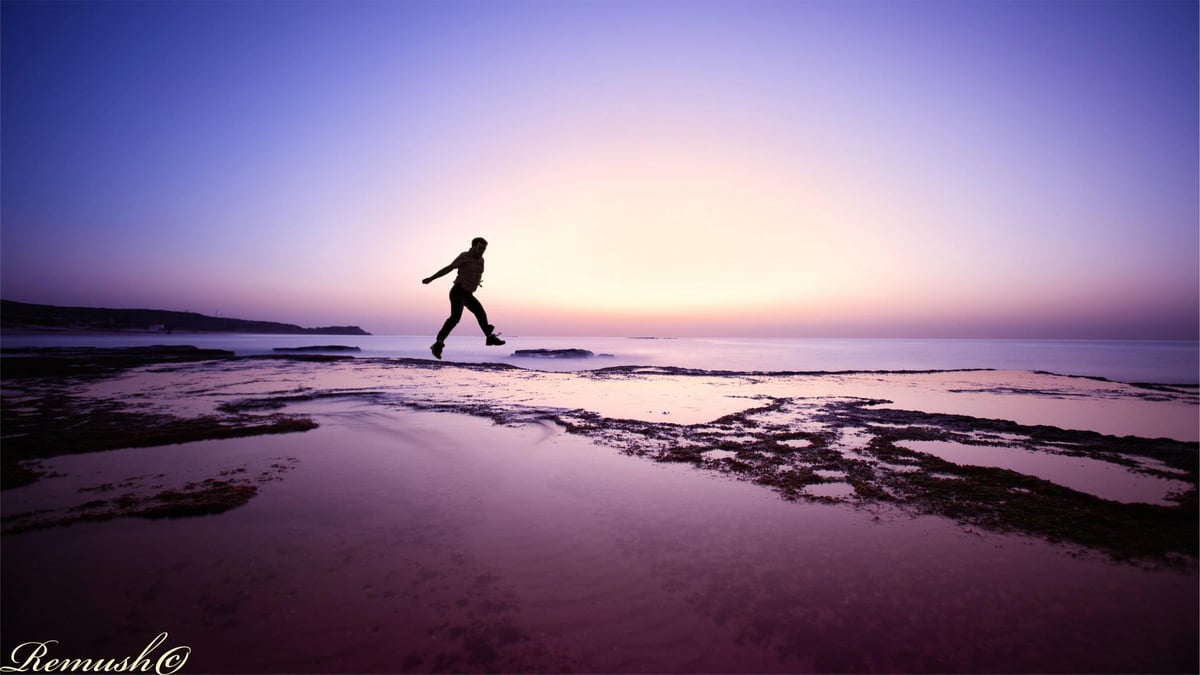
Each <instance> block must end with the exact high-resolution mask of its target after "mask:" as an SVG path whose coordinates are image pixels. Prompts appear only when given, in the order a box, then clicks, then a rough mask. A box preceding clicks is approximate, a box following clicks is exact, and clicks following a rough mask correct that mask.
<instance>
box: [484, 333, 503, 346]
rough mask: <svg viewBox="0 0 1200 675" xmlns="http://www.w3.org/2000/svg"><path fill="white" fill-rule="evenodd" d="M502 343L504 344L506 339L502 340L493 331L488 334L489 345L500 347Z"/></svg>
mask: <svg viewBox="0 0 1200 675" xmlns="http://www.w3.org/2000/svg"><path fill="white" fill-rule="evenodd" d="M502 344H504V340H501V339H500V338H498V337H496V334H495V333H492V334H491V335H489V336H487V345H488V346H489V347H498V346H500V345H502Z"/></svg>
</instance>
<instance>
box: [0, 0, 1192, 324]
mask: <svg viewBox="0 0 1200 675" xmlns="http://www.w3.org/2000/svg"><path fill="white" fill-rule="evenodd" d="M1197 7H1198V3H1196V2H1194V1H1187V2H1161V1H1159V2H1037V1H1029V2H967V1H959V2H934V1H929V2H903V1H897V2H859V1H849V2H819V1H814V2H799V1H787V2H768V1H757V0H742V1H737V2H701V1H682V0H680V1H655V0H642V1H639V2H623V1H620V0H601V1H596V2H589V1H571V2H567V1H540V2H509V1H503V0H497V1H486V2H459V1H450V2H388V1H376V2H355V1H353V0H348V1H339V2H286V1H284V2H237V1H233V2H137V3H121V2H38V3H25V2H14V1H11V0H6V1H5V2H3V3H0V25H2V31H3V35H2V41H0V50H2V54H0V67H2V75H3V79H2V82H0V96H2V98H0V103H2V117H0V132H2V138H0V153H2V157H0V181H2V182H0V190H2V195H0V197H2V199H0V236H2V241H0V256H2V259H0V262H2V265H0V295H2V296H3V297H4V298H5V299H9V300H19V301H24V302H36V303H48V304H63V305H82V306H106V307H147V308H158V309H173V310H190V311H196V312H202V313H205V314H220V315H222V316H232V317H239V318H247V319H263V320H272V321H284V322H288V323H298V324H302V325H306V326H315V325H332V324H356V325H359V326H362V327H363V328H364V329H366V330H368V331H370V332H372V333H376V334H388V333H394V334H426V333H428V334H432V333H433V332H435V331H436V329H437V327H438V326H439V325H440V324H441V322H442V320H443V319H444V318H445V314H446V311H447V307H448V303H447V300H446V294H447V292H448V290H449V287H450V281H451V279H452V277H450V278H443V279H440V280H438V281H437V282H435V283H434V284H432V285H430V286H424V285H422V284H421V283H420V280H421V279H422V278H423V277H425V276H428V275H430V274H432V273H433V272H435V271H437V270H438V269H439V268H441V267H442V266H444V265H446V264H447V263H449V262H450V261H451V260H452V259H453V258H454V257H455V256H456V255H457V254H458V253H459V252H460V251H463V250H465V249H466V248H467V247H468V246H469V244H470V240H471V238H472V237H474V236H477V235H482V236H484V237H486V238H487V239H488V240H489V241H490V242H491V246H490V249H489V250H488V253H487V271H486V273H485V275H484V286H483V288H482V289H480V291H479V293H478V297H479V298H480V299H481V300H482V301H483V303H484V304H485V305H486V307H487V308H488V311H489V312H490V314H491V317H492V319H493V322H494V323H495V324H497V325H498V326H499V327H500V328H501V329H502V330H503V331H504V332H505V333H506V334H508V335H655V334H657V335H713V336H756V335H763V336H829V337H856V336H863V337H889V336H894V337H1070V338H1187V339H1194V338H1196V337H1197V335H1198V331H1200V328H1198V326H1200V187H1198V186H1200V154H1198V153H1200V131H1198V128H1200V102H1198V91H1200V72H1198V71H1200V67H1198V60H1200V58H1198V55H1200V44H1198V34H1200V28H1198V26H1200V16H1198V10H1197ZM459 330H460V331H474V330H477V329H476V328H475V327H474V326H473V325H471V323H470V322H464V324H463V326H462V327H461V328H460V329H459Z"/></svg>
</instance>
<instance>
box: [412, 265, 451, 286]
mask: <svg viewBox="0 0 1200 675" xmlns="http://www.w3.org/2000/svg"><path fill="white" fill-rule="evenodd" d="M456 267H458V260H455V261H454V262H452V263H450V264H449V265H446V266H445V267H443V268H442V269H440V270H438V271H437V272H434V273H433V276H431V277H425V278H424V279H422V280H421V283H423V284H427V283H429V282H431V281H433V280H434V279H437V278H438V277H444V276H446V275H447V274H450V273H451V272H452V271H454V268H456Z"/></svg>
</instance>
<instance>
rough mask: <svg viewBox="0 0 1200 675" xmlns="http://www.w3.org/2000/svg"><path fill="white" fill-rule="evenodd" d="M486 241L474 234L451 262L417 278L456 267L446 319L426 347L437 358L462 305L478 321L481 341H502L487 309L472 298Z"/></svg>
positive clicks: (479, 280) (425, 281) (438, 274)
mask: <svg viewBox="0 0 1200 675" xmlns="http://www.w3.org/2000/svg"><path fill="white" fill-rule="evenodd" d="M487 245H488V244H487V240H486V239H484V238H483V237H475V238H474V239H472V240H471V250H469V251H463V252H462V253H459V254H458V257H457V258H455V259H454V262H452V263H450V264H449V265H446V266H445V267H443V268H442V269H440V270H438V271H437V272H436V273H435V274H434V275H433V276H431V277H427V278H425V279H422V280H421V283H423V284H428V283H429V282H431V281H433V280H434V279H437V278H438V277H441V276H445V275H447V274H449V273H450V270H454V269H457V270H458V276H457V277H455V279H454V285H453V286H451V287H450V318H448V319H446V323H444V324H442V330H440V331H438V334H437V342H435V343H433V344H432V345H431V346H430V347H429V349H430V351H432V352H433V355H434V356H436V357H437V358H439V359H440V358H442V349H443V348H444V347H445V346H446V336H448V335H450V331H452V330H454V327H455V326H457V325H458V320H459V319H461V318H462V311H463V307H466V308H467V309H469V310H471V313H472V314H474V315H475V319H476V320H478V321H479V327H480V328H481V329H483V334H484V335H486V336H487V341H486V343H485V344H488V345H502V344H504V340H501V339H500V338H498V337H496V333H495V332H494V331H495V330H496V327H495V326H493V325H491V324H489V323H488V321H487V312H485V311H484V310H483V305H481V304H479V300H477V299H476V298H475V289H476V288H479V286H480V285H482V283H483V252H484V251H486V250H487Z"/></svg>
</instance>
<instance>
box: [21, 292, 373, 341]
mask: <svg viewBox="0 0 1200 675" xmlns="http://www.w3.org/2000/svg"><path fill="white" fill-rule="evenodd" d="M0 328H4V329H8V330H17V329H25V330H39V329H41V330H58V331H71V330H80V331H106V332H138V333H170V332H173V331H181V332H187V333H267V334H289V335H370V333H368V332H366V331H365V330H363V329H361V328H359V327H358V326H325V327H323V328H301V327H300V326H295V325H292V324H290V323H275V322H274V321H247V320H245V319H227V318H224V317H216V316H205V315H203V314H196V313H194V312H169V311H166V310H161V309H107V308H99V307H56V306H54V305H33V304H29V303H25V302H15V301H13V300H0Z"/></svg>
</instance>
